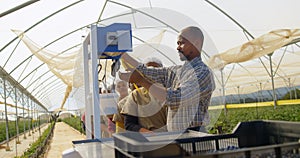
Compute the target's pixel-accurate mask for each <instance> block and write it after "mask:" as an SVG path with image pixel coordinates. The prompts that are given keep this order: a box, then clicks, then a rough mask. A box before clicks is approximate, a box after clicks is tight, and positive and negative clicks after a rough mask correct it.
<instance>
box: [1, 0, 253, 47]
mask: <svg viewBox="0 0 300 158" xmlns="http://www.w3.org/2000/svg"><path fill="white" fill-rule="evenodd" d="M206 1H207V0H206ZM79 2H81V1H77V2H76V3H73V4H72V5H69V6H67V7H65V8H63V9H61V10H59V11H57V12H55V13H53V14H51V15H50V16H48V17H46V18H44V19H43V20H41V21H39V22H38V23H36V24H35V25H33V26H31V27H30V28H29V29H27V30H26V31H25V32H27V31H29V30H30V29H32V28H34V27H35V26H36V25H38V24H39V23H41V22H42V21H44V20H46V19H48V18H49V17H51V16H53V15H55V14H57V13H58V12H60V11H62V10H65V9H67V8H68V7H71V6H73V5H75V4H77V3H79ZM107 2H112V3H117V2H114V1H110V0H106V1H105V4H104V6H103V9H102V11H101V14H100V16H99V19H98V21H99V20H100V19H101V16H102V13H103V11H104V8H105V7H106V4H107ZM207 2H209V1H207ZM119 4H120V3H119ZM120 5H122V6H124V7H128V6H125V5H123V4H120ZM129 8H131V7H129ZM131 9H133V8H131ZM134 10H135V11H139V10H136V9H134ZM225 15H226V13H225ZM227 16H228V15H227ZM150 17H151V16H150ZM153 18H155V17H153ZM231 19H232V18H231ZM232 20H233V21H235V20H234V19H232ZM235 22H236V21H235ZM238 25H239V24H238ZM239 26H240V27H241V25H239ZM170 28H172V27H170ZM242 28H243V27H242ZM243 31H246V32H248V31H247V30H246V29H243ZM70 34H71V33H70ZM248 34H249V35H250V36H251V34H250V33H249V32H248ZM67 35H68V34H66V35H65V36H67ZM65 36H62V37H65ZM15 39H17V38H15ZM15 39H14V40H15ZM59 39H60V38H59ZM59 39H57V40H59ZM14 40H13V41H14ZM57 40H55V41H57ZM13 41H11V42H9V43H8V44H7V45H6V46H4V47H3V48H2V49H1V50H0V52H1V51H2V50H3V49H5V48H6V47H7V46H8V45H9V44H10V43H12V42H13ZM55 41H53V42H55ZM50 44H51V43H50ZM50 44H49V45H50Z"/></svg>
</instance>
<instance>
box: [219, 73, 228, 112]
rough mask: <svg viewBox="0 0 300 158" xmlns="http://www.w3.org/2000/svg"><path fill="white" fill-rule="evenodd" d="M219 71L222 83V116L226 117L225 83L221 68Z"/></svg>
mask: <svg viewBox="0 0 300 158" xmlns="http://www.w3.org/2000/svg"><path fill="white" fill-rule="evenodd" d="M220 71H221V82H222V104H223V105H224V114H225V116H226V115H227V108H226V97H225V83H224V76H223V68H222V69H221V70H220Z"/></svg>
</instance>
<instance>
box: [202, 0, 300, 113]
mask: <svg viewBox="0 0 300 158" xmlns="http://www.w3.org/2000/svg"><path fill="white" fill-rule="evenodd" d="M205 1H206V2H207V3H208V4H210V5H211V6H213V7H214V8H216V9H217V10H218V11H220V12H221V13H222V14H223V15H225V16H226V17H227V18H229V19H230V20H231V21H233V22H234V23H235V24H236V25H238V27H240V28H241V29H242V30H243V32H245V33H246V34H247V35H249V36H250V37H251V38H252V39H254V36H253V35H252V34H250V32H249V31H248V30H247V29H246V28H245V27H243V26H242V25H241V24H240V23H239V22H237V21H236V20H235V19H234V18H232V17H231V16H230V15H229V14H227V13H226V12H225V11H223V10H222V9H221V8H220V7H218V6H217V5H215V4H214V3H212V2H210V1H209V0H205ZM297 42H300V38H298V39H295V40H293V41H292V42H290V43H289V44H287V45H291V44H295V43H297ZM287 45H285V46H287ZM285 46H283V47H285ZM272 54H273V53H272ZM272 54H269V55H268V56H269V58H268V59H269V61H270V72H269V71H268V69H267V68H266V66H265V64H264V63H263V62H262V60H261V58H259V60H260V62H261V64H262V65H263V66H264V68H265V70H266V71H267V72H268V73H269V76H270V77H271V81H272V90H273V101H274V108H276V106H277V96H276V91H275V85H274V77H275V75H276V72H275V73H274V72H273V67H272V64H273V63H272V58H271V56H272ZM264 57H265V58H267V57H266V56H264ZM278 68H279V65H278ZM278 68H277V69H278ZM277 75H278V74H277Z"/></svg>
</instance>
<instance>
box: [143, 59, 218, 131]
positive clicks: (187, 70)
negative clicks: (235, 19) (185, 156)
mask: <svg viewBox="0 0 300 158" xmlns="http://www.w3.org/2000/svg"><path fill="white" fill-rule="evenodd" d="M137 69H138V70H139V71H141V72H142V73H143V74H144V75H145V76H146V77H148V78H150V79H152V80H154V81H155V82H158V83H160V84H162V85H163V86H164V87H166V88H167V97H166V102H165V104H166V105H167V106H168V116H167V129H168V131H177V130H185V129H187V128H189V127H195V126H204V125H206V124H208V123H209V116H208V105H209V104H210V99H211V95H212V92H213V91H214V89H215V82H214V78H213V74H212V71H211V70H210V69H209V68H208V66H207V65H205V64H204V63H203V61H202V60H201V58H200V57H196V58H194V59H193V60H192V61H189V62H188V61H186V62H185V63H184V64H183V65H177V66H171V67H167V68H147V67H146V66H144V65H139V66H138V67H137Z"/></svg>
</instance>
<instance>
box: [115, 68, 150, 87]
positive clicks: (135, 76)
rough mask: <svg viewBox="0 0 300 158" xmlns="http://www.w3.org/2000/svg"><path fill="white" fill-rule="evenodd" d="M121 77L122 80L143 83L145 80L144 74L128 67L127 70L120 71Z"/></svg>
mask: <svg viewBox="0 0 300 158" xmlns="http://www.w3.org/2000/svg"><path fill="white" fill-rule="evenodd" d="M119 77H120V79H121V80H124V81H127V82H129V83H136V84H139V85H141V83H142V82H143V80H144V79H145V78H144V75H143V74H142V73H140V72H139V71H137V70H135V69H128V70H127V72H124V73H122V72H119Z"/></svg>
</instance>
